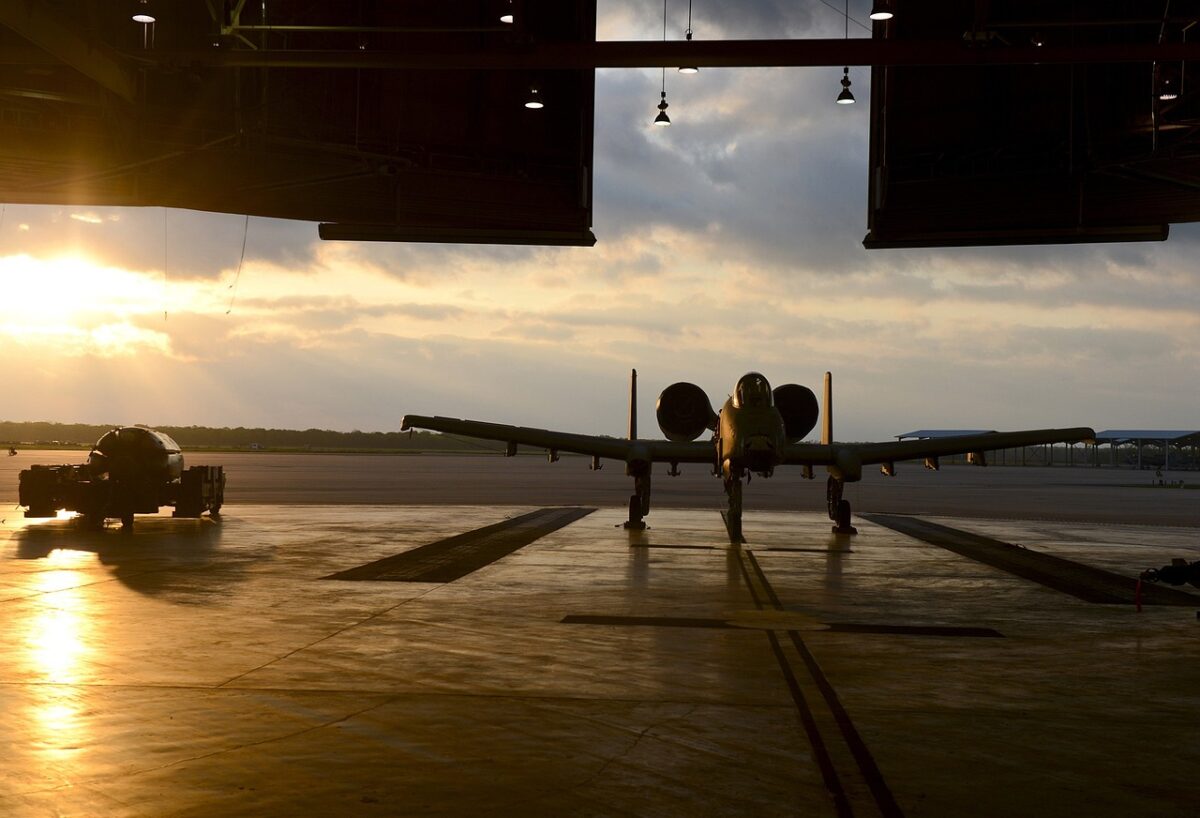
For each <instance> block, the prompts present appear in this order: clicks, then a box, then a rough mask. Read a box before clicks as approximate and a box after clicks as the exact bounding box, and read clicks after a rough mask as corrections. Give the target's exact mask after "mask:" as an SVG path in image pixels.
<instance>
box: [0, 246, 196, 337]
mask: <svg viewBox="0 0 1200 818" xmlns="http://www.w3.org/2000/svg"><path fill="white" fill-rule="evenodd" d="M0 288H2V290H0V291H2V292H3V293H4V303H5V305H6V307H7V308H6V310H5V311H4V312H3V313H2V314H0V336H7V337H9V338H10V339H12V340H14V341H16V342H17V343H19V344H22V345H33V346H36V345H39V344H46V345H50V344H53V345H56V346H57V347H58V348H59V349H60V350H62V351H64V352H67V353H69V354H99V355H121V354H129V353H131V352H133V351H134V350H135V349H137V348H145V347H149V348H157V349H160V350H161V349H165V348H166V345H167V338H166V336H165V335H164V334H162V333H160V332H157V331H155V330H153V329H148V328H146V327H144V326H139V325H138V323H137V321H138V319H139V318H143V317H146V316H151V315H154V314H161V313H162V312H164V311H169V310H170V309H172V308H173V307H175V306H177V305H178V304H180V303H181V297H182V296H183V295H184V294H183V293H180V292H178V291H177V285H169V284H167V283H166V282H165V281H163V280H162V279H158V278H155V277H153V276H148V275H144V274H141V273H135V272H131V271H128V270H120V269H116V268H113V267H105V266H101V265H97V264H94V263H93V262H91V261H90V260H89V259H87V258H85V257H83V256H58V257H54V258H48V259H37V258H33V257H31V256H28V255H17V256H7V257H4V258H0Z"/></svg>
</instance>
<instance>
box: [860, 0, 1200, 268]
mask: <svg viewBox="0 0 1200 818" xmlns="http://www.w3.org/2000/svg"><path fill="white" fill-rule="evenodd" d="M898 5H899V9H898V12H897V15H896V17H895V18H894V20H892V21H891V22H890V23H889V24H888V25H887V26H886V27H885V26H877V27H876V31H875V37H876V38H877V39H878V38H884V39H895V40H908V41H913V42H935V41H936V42H940V43H946V44H955V48H961V52H960V53H961V54H962V55H963V57H962V64H950V65H938V66H918V65H892V66H877V67H875V68H874V69H873V70H872V96H871V161H870V166H871V167H870V181H869V187H870V194H869V204H868V213H869V216H868V220H869V233H868V235H867V237H866V239H865V241H864V244H865V245H866V246H867V247H870V248H888V247H922V246H971V245H989V244H1039V243H1066V242H1093V241H1133V240H1162V239H1165V238H1166V237H1167V233H1168V229H1169V225H1170V223H1172V222H1190V221H1197V220H1200V95H1198V94H1197V93H1196V92H1197V91H1200V74H1196V68H1197V67H1200V66H1198V65H1197V63H1194V62H1187V61H1184V60H1178V61H1159V62H1156V63H1154V62H1149V61H1132V60H1130V61H1095V60H1094V59H1093V55H1095V54H1096V53H1097V51H1099V50H1100V49H1110V48H1111V47H1112V46H1115V45H1120V44H1124V45H1126V46H1128V45H1130V44H1134V45H1154V44H1172V43H1175V44H1180V43H1182V44H1184V45H1185V46H1186V44H1187V43H1188V41H1189V40H1191V41H1200V25H1197V22H1198V21H1200V2H1198V1H1197V0H1172V1H1171V2H1170V3H1169V4H1168V3H1166V2H1165V1H1164V2H1158V3H1147V2H1143V1H1142V0H1089V2H1086V3H1083V2H1075V3H1047V2H1044V0H991V1H990V2H977V1H976V0H922V2H903V3H900V4H898ZM1039 43H1041V45H1038V44H1039ZM1039 49H1042V50H1041V51H1040V52H1039ZM1051 49H1054V50H1055V51H1057V52H1059V53H1061V52H1063V50H1064V49H1066V50H1067V51H1069V52H1070V55H1071V58H1072V59H1071V62H1063V63H1057V64H1032V60H1033V59H1036V55H1037V54H1038V53H1049V52H1050V50H1051ZM1089 49H1091V51H1090V53H1089ZM1117 50H1118V51H1119V49H1117ZM1108 53H1109V55H1110V56H1111V54H1112V51H1109V52H1108ZM1022 54H1023V55H1024V56H1020V55H1022ZM1010 55H1013V56H1015V57H1016V59H1017V60H1027V62H1025V64H1005V63H1004V62H1003V61H1004V60H1007V59H1009V56H1010ZM974 56H978V57H979V60H978V61H979V62H985V61H986V62H989V63H991V64H986V65H982V64H968V63H969V62H970V60H971V59H973V57H974Z"/></svg>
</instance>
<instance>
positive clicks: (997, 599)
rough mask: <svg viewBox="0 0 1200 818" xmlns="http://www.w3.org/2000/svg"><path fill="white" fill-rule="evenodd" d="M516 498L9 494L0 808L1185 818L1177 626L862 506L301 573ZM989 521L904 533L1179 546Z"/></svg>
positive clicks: (673, 519) (1188, 735)
mask: <svg viewBox="0 0 1200 818" xmlns="http://www.w3.org/2000/svg"><path fill="white" fill-rule="evenodd" d="M13 459H15V458H13ZM390 459H391V458H389V460H390ZM396 459H399V458H396ZM520 460H521V458H518V459H517V461H520ZM0 462H2V461H0ZM39 462H48V461H46V460H45V459H42V460H40V461H39ZM49 462H53V461H49ZM63 462H69V461H66V460H64V461H63ZM196 462H200V460H199V459H198V458H197V460H196ZM206 462H219V461H218V460H216V459H214V460H212V461H206ZM260 462H262V463H266V462H268V461H260ZM499 462H501V463H503V462H504V461H499ZM508 462H512V461H508ZM533 465H536V466H538V467H539V468H542V469H547V470H553V469H556V468H559V467H562V466H563V465H564V464H563V463H559V464H556V466H547V465H546V464H545V463H535V464H533ZM314 468H316V467H314ZM368 471H369V469H368ZM584 471H586V467H585V469H584ZM977 471H979V472H987V473H989V474H990V473H998V472H1004V471H1008V472H1020V471H1027V470H1019V469H1008V470H1001V469H989V470H977ZM1056 471H1057V470H1056ZM934 476H935V477H940V478H945V477H946V476H948V475H947V472H946V471H943V472H942V473H941V474H940V475H934ZM590 477H595V475H589V474H586V473H584V474H580V475H579V476H578V478H577V480H574V479H573V480H572V481H571V482H580V483H585V482H586V481H587V480H588V479H589V478H590ZM1123 477H1124V479H1125V480H1126V482H1128V474H1126V475H1123ZM439 479H440V478H439ZM1003 479H1007V477H1005V478H1003ZM328 480H332V478H328V477H327V481H328ZM666 482H667V481H666V480H665V479H663V480H661V481H660V483H666ZM765 482H770V481H765ZM620 483H621V484H622V485H624V486H625V487H624V489H623V493H627V492H628V486H627V485H625V483H626V478H623V476H622V480H621V481H620ZM0 485H2V484H0ZM759 485H760V483H759V481H755V483H754V484H753V485H752V487H751V489H757V488H758V487H759ZM705 487H706V488H711V489H716V491H717V494H718V495H719V483H717V481H715V480H714V481H711V484H710V483H706V484H705ZM805 488H806V489H807V490H809V491H811V490H813V489H818V492H819V487H817V486H812V485H809V484H806V485H805ZM1103 491H1108V489H1103ZM14 493H15V492H14ZM1157 493H1158V492H1156V491H1155V492H1146V491H1142V492H1138V494H1139V496H1141V495H1144V494H1157ZM3 494H4V492H3V490H0V496H2V495H3ZM1000 494H1003V492H1000ZM1180 494H1185V493H1184V492H1180ZM1186 494H1187V497H1189V498H1190V497H1192V496H1193V495H1192V494H1191V493H1186ZM988 496H996V493H993V494H991V495H988ZM1130 502H1136V501H1130ZM542 505H545V503H542V502H532V501H531V502H527V503H509V504H499V505H497V504H492V503H477V504H462V503H460V504H456V505H443V504H437V505H431V504H415V505H361V506H355V505H329V504H310V505H279V504H276V503H274V502H267V503H251V502H248V501H245V500H243V501H239V502H232V503H231V504H230V505H229V506H228V507H227V513H226V514H225V515H224V516H223V518H222V519H221V520H220V521H219V522H217V521H211V520H207V519H205V520H200V521H194V520H174V519H170V518H169V517H168V516H160V517H150V518H139V522H138V525H137V528H136V530H135V532H134V533H133V534H132V535H128V534H124V533H122V532H121V531H120V530H119V529H118V528H110V529H108V530H105V531H100V532H89V531H85V530H80V529H77V528H75V527H74V526H72V525H71V524H70V523H69V522H68V521H58V520H55V521H42V522H35V521H26V520H24V519H22V518H21V516H20V513H19V512H17V513H12V512H10V511H9V509H11V508H12V505H11V502H10V503H9V504H8V505H6V506H5V511H4V512H3V513H0V517H2V518H3V519H4V520H5V521H4V522H3V523H2V524H0V610H2V611H3V619H2V621H3V622H4V626H5V638H4V640H3V641H2V642H0V699H2V701H0V741H2V742H3V747H4V750H5V763H4V766H3V773H0V814H4V815H14V816H41V815H105V816H110V815H111V816H160V815H181V816H192V815H195V816H200V815H205V816H208V815H217V814H219V815H301V814H303V815H343V814H345V815H412V814H434V815H466V814H521V815H564V814H585V815H814V816H821V815H838V814H839V805H841V808H840V809H841V811H840V814H849V813H852V814H854V815H860V816H866V815H895V814H903V815H909V816H919V815H929V816H968V815H969V816H1011V815H1039V816H1041V815H1048V816H1055V815H1101V816H1108V815H1112V816H1117V815H1120V816H1128V815H1139V816H1155V815H1161V816H1176V815H1179V816H1182V815H1192V814H1194V810H1195V803H1196V802H1197V801H1196V799H1197V797H1198V796H1200V785H1197V784H1196V782H1195V770H1196V769H1197V768H1198V765H1200V738H1198V737H1197V732H1196V728H1197V726H1198V725H1197V720H1196V713H1198V712H1200V638H1198V634H1200V622H1198V621H1197V619H1196V614H1195V612H1194V611H1193V610H1191V609H1186V608H1175V607H1158V608H1147V609H1145V610H1144V611H1143V612H1142V613H1140V614H1139V613H1137V612H1136V611H1135V610H1134V609H1133V607H1132V606H1128V605H1103V604H1096V603H1089V602H1085V601H1082V600H1080V599H1077V598H1075V597H1072V596H1069V595H1067V594H1064V593H1061V592H1058V591H1054V590H1052V589H1049V588H1046V587H1043V586H1041V585H1038V584H1036V583H1032V582H1029V581H1027V580H1023V579H1020V578H1019V577H1015V576H1013V575H1011V574H1009V573H1006V572H1004V571H1000V570H996V569H993V568H989V567H988V566H986V565H983V564H980V563H978V562H976V561H974V560H971V559H967V558H964V557H961V556H958V555H956V554H953V553H950V552H948V551H945V550H943V549H940V548H937V547H934V546H932V545H928V544H926V543H923V542H921V541H919V540H915V539H912V538H910V537H907V536H905V535H903V534H900V533H898V532H895V531H892V530H889V529H886V528H883V527H880V526H876V525H873V524H871V523H870V522H869V521H866V520H862V519H859V520H857V525H858V528H859V531H860V534H859V535H858V536H857V537H854V538H844V537H838V536H835V535H832V534H830V532H829V523H828V520H826V519H825V518H824V517H823V516H822V515H818V514H809V513H797V512H791V511H788V512H782V511H771V510H767V509H762V508H758V509H756V508H754V507H753V506H751V508H750V510H749V511H748V512H747V515H746V521H745V535H746V539H747V544H746V545H744V546H742V547H740V548H738V547H732V546H730V545H729V544H728V542H727V538H726V535H725V531H724V529H723V526H722V524H721V520H720V516H719V514H718V513H717V511H716V505H717V504H716V503H713V507H712V508H699V509H655V510H654V512H653V513H652V515H651V516H650V517H649V518H648V522H649V523H650V525H651V528H650V529H649V530H648V531H646V532H642V533H630V532H626V531H625V530H623V529H621V528H620V527H619V524H620V522H621V521H622V519H623V517H624V509H623V508H621V507H619V504H618V503H611V504H609V505H608V507H602V508H600V510H599V511H597V512H595V513H593V514H590V515H588V516H586V517H584V518H582V519H579V520H577V521H575V522H573V523H571V524H570V525H567V526H565V527H563V528H560V529H558V530H556V531H553V532H551V533H548V534H546V535H545V536H543V537H541V538H540V539H537V540H536V541H534V542H532V543H530V544H528V545H526V546H524V547H522V548H520V549H519V550H516V551H514V552H512V553H510V554H509V555H507V556H505V557H503V558H501V559H498V560H496V561H494V562H492V563H490V564H488V565H486V566H483V567H481V568H479V569H478V570H476V571H474V572H473V573H470V574H467V575H466V576H463V577H462V578H460V579H457V580H455V581H453V582H447V583H408V582H405V583H397V582H370V581H354V582H350V581H336V580H329V579H322V577H328V576H330V575H331V574H335V573H337V572H339V571H344V570H347V569H350V568H353V567H355V566H360V565H364V564H366V563H369V562H372V561H374V560H379V559H382V558H385V557H389V556H392V555H395V554H397V553H400V552H403V551H406V550H409V549H413V548H416V547H419V546H421V545H425V544H427V543H430V542H433V541H436V540H439V539H443V538H446V537H450V536H453V535H456V534H461V533H465V532H468V531H472V530H475V529H478V528H482V527H484V526H488V525H492V524H495V523H498V522H500V521H502V520H504V519H506V518H511V517H517V516H519V515H522V514H525V513H528V512H531V511H534V510H536V509H537V508H539V507H541V506H542ZM600 505H603V504H600ZM986 510H987V509H986V506H985V507H983V508H976V512H977V513H980V516H978V517H975V518H972V519H966V518H964V517H959V516H956V513H955V512H942V514H941V515H937V516H930V518H929V519H931V520H934V521H936V522H939V523H941V524H943V525H948V526H952V527H955V528H958V529H962V530H967V531H973V532H976V533H978V534H981V535H984V536H988V537H992V538H995V539H998V540H1002V541H1004V542H1012V543H1019V544H1021V545H1023V546H1025V547H1026V548H1030V549H1037V550H1040V551H1044V552H1045V553H1048V554H1054V555H1056V556H1060V557H1064V558H1066V559H1071V560H1075V561H1078V562H1079V563H1081V564H1085V565H1093V566H1096V567H1102V568H1104V569H1105V570H1107V571H1111V572H1114V573H1118V574H1123V575H1127V576H1133V575H1136V574H1137V573H1138V572H1140V571H1141V570H1143V569H1145V568H1148V567H1154V566H1157V565H1161V564H1164V563H1165V562H1167V561H1169V560H1170V558H1172V557H1184V558H1187V559H1189V560H1195V559H1200V528H1194V527H1186V526H1184V525H1179V524H1177V525H1176V526H1173V527H1172V526H1146V525H1139V524H1136V523H1135V522H1129V521H1127V522H1122V523H1119V524H1118V523H1107V524H1102V523H1097V522H1088V523H1080V522H1072V521H1069V520H1063V519H1062V518H1061V517H1060V516H1059V515H1058V512H1059V511H1060V510H1059V509H1058V508H1053V507H1051V508H1048V509H1045V513H1046V516H1047V518H1048V519H1044V520H1040V521H1039V520H1029V519H1020V518H1016V517H1013V516H1011V515H1009V516H1008V517H1007V518H999V519H997V518H996V517H997V515H992V517H991V518H988V517H986V516H983V514H982V513H981V512H985V511H986ZM1001 516H1002V517H1003V515H1001ZM1056 517H1058V518H1057V519H1055V518H1056ZM848 626H853V627H848ZM984 630H987V631H991V632H994V634H999V637H997V636H994V635H991V634H989V635H991V638H978V637H979V636H982V635H984V634H983V633H982V631H984ZM864 752H865V754H866V755H865V756H864Z"/></svg>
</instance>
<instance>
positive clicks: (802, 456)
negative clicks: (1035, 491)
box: [784, 426, 1096, 472]
mask: <svg viewBox="0 0 1200 818" xmlns="http://www.w3.org/2000/svg"><path fill="white" fill-rule="evenodd" d="M1095 437H1096V433H1095V432H1094V431H1093V430H1092V429H1089V428H1087V427H1086V426H1080V427H1076V428H1073V429H1029V430H1026V431H1020V432H987V433H985V434H979V435H958V436H955V437H942V438H937V439H933V440H897V441H895V442H894V443H893V442H887V443H833V444H829V445H824V444H815V443H793V444H791V445H789V446H788V447H787V449H786V450H785V451H784V462H785V463H789V464H793V465H807V466H838V465H842V464H845V465H847V466H850V467H851V468H849V469H847V471H849V472H853V468H852V466H853V464H854V463H857V464H858V465H859V466H863V465H869V464H872V463H891V462H894V461H897V460H919V459H922V458H926V457H943V456H949V455H954V454H968V453H971V452H986V451H992V450H995V449H1016V448H1020V447H1021V446H1040V445H1042V444H1045V443H1077V442H1079V441H1091V440H1094V439H1095Z"/></svg>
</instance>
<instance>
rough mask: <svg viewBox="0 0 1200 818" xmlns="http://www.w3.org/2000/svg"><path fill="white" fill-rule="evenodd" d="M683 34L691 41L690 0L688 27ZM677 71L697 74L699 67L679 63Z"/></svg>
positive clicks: (690, 5)
mask: <svg viewBox="0 0 1200 818" xmlns="http://www.w3.org/2000/svg"><path fill="white" fill-rule="evenodd" d="M684 36H685V37H686V38H687V41H688V42H689V43H690V42H691V41H692V0H688V27H687V31H685V32H684ZM679 73H680V74H699V73H700V69H699V67H697V66H695V65H681V66H679Z"/></svg>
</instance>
